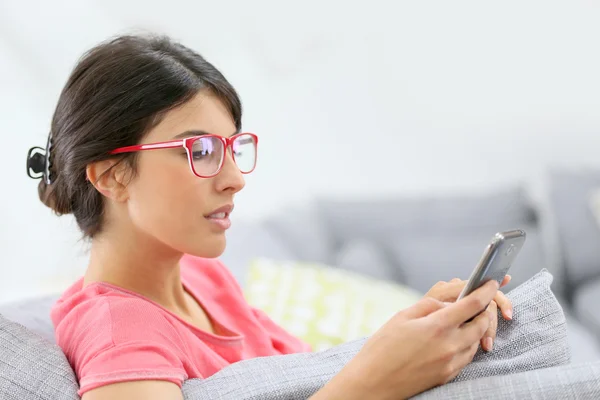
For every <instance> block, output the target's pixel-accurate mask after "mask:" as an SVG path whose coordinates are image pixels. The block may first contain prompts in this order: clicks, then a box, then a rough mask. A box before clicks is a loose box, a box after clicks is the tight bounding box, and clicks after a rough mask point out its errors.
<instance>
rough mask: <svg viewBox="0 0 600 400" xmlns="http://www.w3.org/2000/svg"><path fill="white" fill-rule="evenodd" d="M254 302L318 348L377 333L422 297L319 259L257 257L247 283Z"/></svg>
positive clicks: (402, 287)
mask: <svg viewBox="0 0 600 400" xmlns="http://www.w3.org/2000/svg"><path fill="white" fill-rule="evenodd" d="M245 296H246V299H247V300H248V302H249V303H250V304H251V305H252V306H254V307H256V308H259V309H261V310H263V311H264V312H265V313H267V315H269V317H271V319H273V321H275V322H276V323H277V324H279V325H280V326H282V327H283V328H284V329H286V330H287V331H288V332H290V333H291V334H293V335H295V336H297V337H299V338H300V339H302V340H304V341H305V342H307V343H309V344H310V345H311V346H312V348H313V350H314V351H320V350H324V349H327V348H330V347H333V346H336V345H338V344H340V343H344V342H347V341H350V340H353V339H358V338H361V337H364V336H368V335H371V334H372V333H374V332H375V331H376V330H377V329H378V328H379V327H381V326H382V325H383V324H384V323H385V322H387V321H388V320H389V318H391V317H392V315H394V314H395V313H397V312H398V311H400V310H402V309H404V308H406V307H408V306H410V305H412V304H414V303H416V302H417V301H418V300H419V299H420V298H421V297H422V295H421V294H420V293H418V292H417V291H415V290H413V289H410V288H408V287H406V286H402V285H398V284H393V283H389V282H385V281H379V280H375V279H372V278H369V277H366V276H363V275H359V274H356V273H352V272H349V271H345V270H342V269H339V268H334V267H329V266H326V265H322V264H318V263H309V262H293V261H292V262H290V261H273V260H268V259H258V260H254V261H253V262H252V263H251V265H250V270H249V274H248V279H247V281H246V285H245Z"/></svg>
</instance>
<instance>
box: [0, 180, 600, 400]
mask: <svg viewBox="0 0 600 400" xmlns="http://www.w3.org/2000/svg"><path fill="white" fill-rule="evenodd" d="M597 188H600V173H597V172H593V171H587V172H564V171H562V172H553V173H551V174H550V175H549V185H548V186H547V187H546V190H545V191H544V192H543V195H542V196H539V197H538V198H537V199H536V200H535V201H534V200H533V198H532V196H531V194H530V192H529V190H527V189H525V188H524V187H514V188H507V189H504V190H502V191H498V192H495V193H488V194H485V195H479V196H447V197H439V198H414V199H411V198H389V199H384V200H381V199H380V200H360V201H359V200H351V201H349V200H338V199H332V198H320V199H315V200H314V201H313V202H312V203H311V204H306V205H303V206H300V207H297V208H294V209H287V210H283V211H281V212H280V213H278V214H276V215H272V216H271V217H269V218H266V219H264V220H261V221H252V222H250V221H240V220H235V223H234V225H233V228H232V229H231V231H230V232H229V235H228V249H227V251H226V252H225V254H224V255H223V256H222V260H223V261H224V262H225V263H226V264H227V265H228V267H229V268H230V269H231V270H232V271H233V273H234V275H235V276H236V277H237V278H238V280H239V281H240V283H241V284H242V286H243V285H244V282H245V278H246V272H247V269H248V265H249V263H250V261H251V260H252V259H254V258H255V257H269V258H273V259H277V260H306V261H318V262H323V263H326V264H329V265H332V266H337V267H339V268H343V269H348V270H352V271H357V272H361V273H364V274H367V275H370V276H373V277H376V278H380V279H386V280H392V281H396V282H401V283H404V284H407V285H409V286H411V287H413V288H416V289H418V290H420V291H422V292H424V291H425V290H427V289H428V288H429V287H430V286H432V285H433V284H434V283H435V282H436V281H438V280H447V279H450V278H452V277H455V276H459V277H463V278H466V277H467V276H468V274H469V273H470V271H471V269H472V268H473V266H474V264H475V263H476V261H477V260H478V258H479V257H480V256H481V253H482V251H483V248H484V246H485V245H486V244H487V242H488V241H489V239H490V238H491V236H492V235H493V234H494V233H495V232H497V231H500V230H505V229H512V228H523V229H525V230H526V231H527V233H528V240H527V243H526V247H525V248H524V249H523V252H522V254H521V255H520V257H519V259H518V261H517V262H515V264H514V265H513V267H512V269H511V274H512V275H513V277H514V280H513V282H512V283H511V284H510V285H509V286H508V287H507V288H506V290H507V291H509V290H511V289H513V288H515V287H516V286H517V285H519V284H521V283H523V282H525V281H526V280H528V279H529V278H531V277H532V276H533V275H535V274H536V273H537V272H539V271H540V270H541V269H542V268H546V269H548V270H549V271H550V272H551V273H552V275H553V276H554V280H553V284H552V290H553V292H554V293H555V295H556V297H557V298H558V301H559V302H560V304H561V305H562V308H563V310H564V312H565V316H566V322H567V327H566V329H567V337H568V341H569V347H570V354H571V355H570V359H571V363H572V365H573V367H572V369H564V370H563V369H558V370H551V369H546V370H541V371H540V372H533V375H523V376H522V382H521V383H519V385H521V386H520V387H522V388H524V389H523V390H525V391H527V390H531V387H532V386H531V384H532V379H533V380H535V381H536V382H538V384H539V385H540V387H539V388H538V389H539V391H540V392H543V391H545V390H546V391H547V390H554V389H553V387H552V382H558V381H556V380H557V379H559V377H561V376H563V375H564V374H565V373H568V374H571V375H572V377H573V379H570V380H568V383H569V384H572V383H574V382H575V383H577V382H579V383H582V382H584V386H585V387H586V388H590V393H591V392H593V393H595V394H598V393H599V392H598V391H599V390H600V388H599V387H598V384H599V383H600V382H599V381H598V376H599V375H598V373H599V372H600V370H599V369H598V368H599V362H600V346H599V344H600V310H599V309H598V308H596V305H597V304H599V303H600V246H598V244H600V229H599V228H598V224H597V223H596V220H595V219H594V216H593V214H592V212H591V210H590V208H589V196H590V194H591V192H592V191H594V190H596V189H597ZM55 299H56V296H50V297H45V298H40V299H33V300H28V301H24V302H20V303H18V304H10V305H0V314H1V315H2V316H3V317H4V318H5V319H4V322H2V318H1V317H0V322H2V324H4V325H5V326H4V327H3V326H0V331H3V332H4V333H5V334H6V335H5V336H7V337H8V338H11V339H10V340H12V341H13V342H14V343H17V342H18V343H19V345H20V343H21V341H24V340H25V339H24V338H23V337H24V336H22V335H24V334H25V333H24V332H25V331H23V330H20V329H21V328H18V327H16V326H13V325H11V324H10V323H7V321H17V322H18V323H20V324H22V325H24V326H25V327H26V328H27V331H28V332H34V333H36V334H39V335H41V336H42V337H43V338H45V339H47V340H49V341H51V342H53V341H54V338H53V333H52V326H51V324H50V320H49V318H48V313H49V309H50V306H51V304H52V303H53V302H54V301H55ZM15 332H21V333H15ZM36 337H37V336H35V337H28V338H27V339H26V340H27V341H28V344H27V346H30V344H31V342H33V344H34V345H36V346H41V347H43V346H46V345H45V344H43V343H42V342H40V341H39V340H38V339H36ZM11 346H12V345H11ZM10 348H11V347H10V346H8V347H7V349H8V350H10ZM27 348H29V347H27ZM23 354H30V357H32V358H33V359H37V358H39V357H40V355H39V353H35V352H34V353H23ZM51 356H52V357H55V358H56V360H54V359H53V360H54V361H51V362H45V361H44V365H46V367H47V368H49V369H48V371H52V373H53V374H54V373H55V372H56V370H55V369H53V367H52V365H54V363H55V362H62V364H61V365H62V369H60V370H59V371H57V372H56V373H57V374H59V375H61V376H62V378H61V379H63V378H64V379H63V380H61V382H63V381H64V382H63V383H64V385H65V386H64V388H63V386H61V387H60V388H59V387H54V386H52V389H53V390H56V391H57V392H63V391H72V390H73V387H74V386H73V379H74V378H73V374H72V371H70V370H69V369H68V368H67V367H65V364H64V360H62V361H61V355H60V351H59V350H57V349H55V350H54V353H52V355H51ZM19 357H21V356H19ZM19 357H16V358H15V359H21V358H19ZM48 357H50V355H48ZM319 357H320V356H319ZM324 357H325V356H324ZM42 358H43V357H42ZM44 360H45V359H44ZM0 361H2V360H0ZM342 361H343V360H342ZM555 361H556V360H555ZM587 361H591V363H585V364H584V362H587ZM257 362H258V361H257ZM0 364H2V363H1V362H0ZM340 365H341V361H340ZM557 365H560V364H557ZM236 368H241V367H239V366H238V367H236ZM286 368H287V367H286ZM21 371H22V370H21ZM232 371H233V372H232ZM235 371H236V370H235V368H233V369H228V371H224V373H223V374H221V375H220V376H217V377H215V379H216V380H217V381H218V380H219V379H223V377H224V376H228V377H229V378H228V379H233V380H232V382H235V381H236V379H237V378H235V376H236V374H237V372H235ZM21 373H22V372H21ZM47 373H50V372H47ZM227 374H229V375H227ZM536 374H537V375H536ZM543 374H548V376H546V377H545V378H543V379H542V378H541V377H542V375H543ZM571 375H570V376H571ZM544 376H545V375H544ZM581 376H587V377H590V379H588V380H585V381H582V380H581V379H579V378H578V377H581ZM3 378H7V379H6V382H9V384H10V385H13V384H14V385H18V382H19V381H18V380H17V379H13V377H11V376H8V377H3ZM505 379H507V378H504V377H498V379H497V380H496V381H493V380H489V381H488V380H485V381H482V382H479V381H477V382H475V383H473V384H469V385H477V384H479V383H480V384H481V385H482V386H481V388H480V390H481V391H480V392H477V393H483V392H484V391H485V390H487V389H486V387H487V386H489V385H490V382H493V383H494V385H495V384H497V385H498V387H501V386H505V385H506V382H507V381H506V380H505ZM511 379H513V378H511ZM514 379H517V380H518V379H520V378H519V376H517V375H515V376H514ZM540 379H542V380H540ZM561 379H562V378H561ZM559 380H560V379H559ZM213 381H215V380H213ZM213 381H211V382H213ZM592 381H593V382H594V384H593V385H592V386H590V384H589V382H592ZM227 382H229V381H227ZM478 382H479V383H478ZM561 382H562V381H561ZM565 382H567V381H564V382H563V383H565ZM40 385H41V386H40V388H39V390H41V392H38V388H35V389H32V388H25V387H22V388H23V390H26V391H27V392H28V393H33V392H36V393H46V394H48V390H49V389H48V388H49V386H48V385H47V384H46V383H43V382H42V383H41V384H40ZM492 386H493V385H492ZM15 387H16V386H15ZM188 387H191V386H188ZM202 387H203V388H204V387H205V386H202ZM511 387H516V386H514V385H512V386H511ZM244 388H245V386H243V385H242V386H240V390H242V389H244ZM469 388H471V389H472V388H473V386H469ZM13 389H14V387H12V386H11V388H9V389H7V390H6V393H9V392H10V393H16V392H15V391H14V390H13ZM225 389H226V390H227V391H230V390H231V387H230V386H226V387H225ZM471 389H469V390H471ZM202 390H205V389H202ZM441 390H445V389H441ZM478 390H479V389H478ZM564 390H567V389H565V388H563V389H562V392H561V391H558V392H556V391H555V393H564ZM457 393H458V392H457ZM573 393H575V392H573ZM577 393H578V394H579V393H580V392H577ZM66 394H67V393H66V392H65V397H64V398H69V399H72V398H73V395H72V393H70V392H69V394H68V396H67V395H66ZM455 394H456V393H455ZM458 394H460V393H458ZM442 397H444V398H447V396H446V394H444V396H442ZM475 397H477V396H475ZM509 397H510V396H509ZM509 397H504V398H509ZM15 398H17V397H15ZM36 398H37V397H36ZM39 398H54V397H51V396H50V397H48V396H46V397H41V396H40V397H39ZM186 398H187V397H186ZM190 398H191V397H190ZM194 398H201V397H194ZM224 398H225V397H224ZM252 398H255V397H252ZM256 398H260V397H256ZM459 398H460V396H459ZM547 398H555V397H547ZM557 398H558V397H557ZM570 398H589V397H585V396H584V397H581V396H579V395H574V396H573V397H570Z"/></svg>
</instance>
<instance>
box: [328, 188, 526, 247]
mask: <svg viewBox="0 0 600 400" xmlns="http://www.w3.org/2000/svg"><path fill="white" fill-rule="evenodd" d="M316 205H317V209H318V212H319V214H320V215H321V216H322V219H323V220H325V221H327V224H328V226H329V229H330V231H331V233H332V235H333V236H334V237H335V240H336V243H337V245H340V244H342V243H345V242H348V241H350V240H352V239H355V238H368V239H371V240H376V239H379V240H381V239H384V238H387V237H390V236H397V235H399V234H403V235H407V236H408V235H412V236H421V235H427V234H430V233H432V232H437V233H438V234H440V235H453V234H455V233H462V232H469V231H473V230H475V231H478V230H482V229H484V230H485V229H488V230H493V231H494V233H495V232H497V231H498V230H502V229H507V228H509V229H514V228H518V227H520V226H522V225H525V224H532V223H534V222H535V221H536V218H537V216H536V213H535V211H534V209H533V208H532V207H531V203H530V199H529V196H528V195H527V193H526V191H525V190H524V189H523V188H521V187H517V188H509V189H505V190H502V191H497V192H493V193H486V194H482V195H471V196H446V197H439V196H438V197H429V198H390V199H376V200H353V201H349V200H336V199H325V198H323V199H319V200H318V201H317V203H316Z"/></svg>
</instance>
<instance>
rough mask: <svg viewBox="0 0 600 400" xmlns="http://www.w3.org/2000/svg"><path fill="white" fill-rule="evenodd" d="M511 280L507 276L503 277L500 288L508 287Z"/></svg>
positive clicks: (510, 277)
mask: <svg viewBox="0 0 600 400" xmlns="http://www.w3.org/2000/svg"><path fill="white" fill-rule="evenodd" d="M511 280H512V276H510V275H508V274H507V275H505V276H504V279H503V280H502V284H501V285H500V287H504V286H506V285H508V284H509V283H510V281H511Z"/></svg>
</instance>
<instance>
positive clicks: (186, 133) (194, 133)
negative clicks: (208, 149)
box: [173, 130, 240, 139]
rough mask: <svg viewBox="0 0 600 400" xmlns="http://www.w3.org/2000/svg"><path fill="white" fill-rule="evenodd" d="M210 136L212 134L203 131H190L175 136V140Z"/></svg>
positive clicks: (237, 131) (236, 132)
mask: <svg viewBox="0 0 600 400" xmlns="http://www.w3.org/2000/svg"><path fill="white" fill-rule="evenodd" d="M238 133H240V131H239V130H236V131H235V132H233V133H232V134H231V135H230V136H233V135H235V134H238ZM210 134H211V133H210V132H206V131H203V130H190V131H185V132H181V133H180V134H179V135H175V136H173V139H183V138H188V137H192V136H202V135H210Z"/></svg>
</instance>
